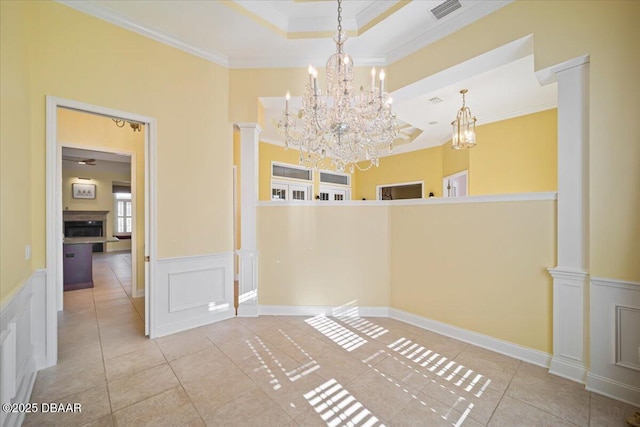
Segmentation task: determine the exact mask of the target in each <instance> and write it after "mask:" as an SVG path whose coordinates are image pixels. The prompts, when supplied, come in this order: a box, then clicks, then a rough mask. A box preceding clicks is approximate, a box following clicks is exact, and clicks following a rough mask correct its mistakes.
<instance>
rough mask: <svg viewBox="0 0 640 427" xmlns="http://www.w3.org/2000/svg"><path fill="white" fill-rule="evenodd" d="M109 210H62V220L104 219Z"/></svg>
mask: <svg viewBox="0 0 640 427" xmlns="http://www.w3.org/2000/svg"><path fill="white" fill-rule="evenodd" d="M108 213H109V211H62V219H63V221H106V219H107V214H108Z"/></svg>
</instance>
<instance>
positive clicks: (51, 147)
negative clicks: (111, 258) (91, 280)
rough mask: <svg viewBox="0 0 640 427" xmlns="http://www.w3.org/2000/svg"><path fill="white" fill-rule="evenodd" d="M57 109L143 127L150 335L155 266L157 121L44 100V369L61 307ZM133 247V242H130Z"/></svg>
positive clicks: (54, 349)
mask: <svg viewBox="0 0 640 427" xmlns="http://www.w3.org/2000/svg"><path fill="white" fill-rule="evenodd" d="M58 107H62V108H69V109H73V110H79V111H85V112H87V113H93V114H99V115H103V116H108V117H119V118H121V119H124V120H130V121H136V122H141V123H144V124H145V149H144V151H145V162H144V169H145V182H144V192H145V207H144V211H145V212H144V215H145V221H144V222H145V245H144V247H145V249H144V251H145V254H144V255H145V259H147V258H146V257H149V258H148V259H149V262H145V305H146V307H145V331H146V333H147V335H150V334H152V333H153V318H154V316H153V315H154V314H153V313H151V310H150V308H151V304H149V301H150V299H151V297H152V292H151V290H150V287H151V286H150V284H151V281H152V280H153V278H154V277H155V264H156V216H155V212H156V206H155V203H156V193H155V191H156V185H155V184H156V145H157V144H156V139H157V137H156V134H157V124H156V119H154V118H152V117H147V116H142V115H139V114H134V113H129V112H125V111H119V110H114V109H111V108H106V107H101V106H97V105H92V104H86V103H83V102H78V101H73V100H68V99H63V98H57V97H53V96H47V100H46V185H45V187H46V193H45V194H46V319H47V331H46V359H47V360H46V366H53V365H55V364H56V363H57V361H58V313H57V312H58V310H61V309H62V306H63V293H62V292H63V278H62V239H63V222H62V193H61V190H62V148H61V147H62V145H61V144H59V143H58V138H57V134H58ZM132 243H133V242H132Z"/></svg>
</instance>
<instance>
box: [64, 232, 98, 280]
mask: <svg viewBox="0 0 640 427" xmlns="http://www.w3.org/2000/svg"><path fill="white" fill-rule="evenodd" d="M92 246H93V245H92V244H91V243H67V244H65V245H64V251H63V255H62V256H63V260H62V265H63V271H64V290H65V291H72V290H75V289H84V288H93V266H92V263H93V254H92V252H93V251H92Z"/></svg>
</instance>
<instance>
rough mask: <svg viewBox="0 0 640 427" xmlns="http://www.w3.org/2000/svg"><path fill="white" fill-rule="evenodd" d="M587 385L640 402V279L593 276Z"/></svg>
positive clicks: (615, 395)
mask: <svg viewBox="0 0 640 427" xmlns="http://www.w3.org/2000/svg"><path fill="white" fill-rule="evenodd" d="M590 294H591V316H590V317H591V319H590V324H591V369H590V372H589V374H588V376H587V389H588V390H592V391H595V392H597V393H600V394H603V395H606V396H610V397H613V398H614V399H618V400H622V401H625V402H627V403H630V404H632V405H635V406H640V283H635V282H624V281H619V280H613V279H606V278H595V277H593V278H591V289H590Z"/></svg>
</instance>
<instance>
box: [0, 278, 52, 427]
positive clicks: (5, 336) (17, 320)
mask: <svg viewBox="0 0 640 427" xmlns="http://www.w3.org/2000/svg"><path fill="white" fill-rule="evenodd" d="M45 284H46V279H45V272H44V271H43V270H38V271H36V272H34V273H33V274H32V275H31V277H30V278H29V279H28V280H27V281H26V282H25V283H24V284H23V285H22V287H21V288H20V289H19V290H18V291H17V292H16V294H15V295H14V296H13V297H12V298H11V299H10V300H9V301H8V303H7V304H6V306H4V307H2V311H1V312H0V371H1V372H2V375H0V402H2V403H26V402H29V398H30V397H31V390H32V389H33V383H34V382H35V379H36V371H37V370H38V369H42V368H44V367H45V365H46V360H47V358H46V317H45V313H46V305H45V299H46V286H45ZM23 419H24V414H19V413H5V412H4V411H0V426H1V427H9V426H19V425H21V424H22V421H23Z"/></svg>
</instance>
